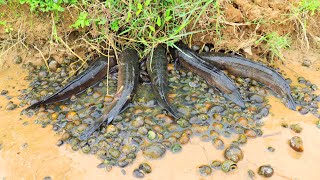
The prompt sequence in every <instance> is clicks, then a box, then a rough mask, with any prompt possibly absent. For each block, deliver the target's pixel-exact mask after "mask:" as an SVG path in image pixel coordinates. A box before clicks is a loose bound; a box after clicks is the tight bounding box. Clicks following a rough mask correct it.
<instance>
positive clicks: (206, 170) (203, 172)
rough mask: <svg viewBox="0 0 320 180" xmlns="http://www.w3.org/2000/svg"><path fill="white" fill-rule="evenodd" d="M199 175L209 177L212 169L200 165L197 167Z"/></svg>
mask: <svg viewBox="0 0 320 180" xmlns="http://www.w3.org/2000/svg"><path fill="white" fill-rule="evenodd" d="M199 173H200V175H201V176H209V175H210V174H211V173H212V169H211V167H210V166H208V165H202V166H200V167H199Z"/></svg>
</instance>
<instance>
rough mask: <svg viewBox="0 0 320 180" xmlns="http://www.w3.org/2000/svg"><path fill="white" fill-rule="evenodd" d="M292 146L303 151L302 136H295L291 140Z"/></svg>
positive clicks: (298, 150)
mask: <svg viewBox="0 0 320 180" xmlns="http://www.w3.org/2000/svg"><path fill="white" fill-rule="evenodd" d="M289 145H290V147H291V148H292V149H293V150H295V151H297V152H303V141H302V138H301V137H299V136H294V137H292V138H291V139H290V140H289Z"/></svg>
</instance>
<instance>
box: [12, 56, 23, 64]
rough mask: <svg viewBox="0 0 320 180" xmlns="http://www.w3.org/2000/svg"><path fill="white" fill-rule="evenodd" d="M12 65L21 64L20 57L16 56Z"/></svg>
mask: <svg viewBox="0 0 320 180" xmlns="http://www.w3.org/2000/svg"><path fill="white" fill-rule="evenodd" d="M14 63H16V64H21V63H22V58H21V56H16V57H15V58H14Z"/></svg>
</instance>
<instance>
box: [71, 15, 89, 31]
mask: <svg viewBox="0 0 320 180" xmlns="http://www.w3.org/2000/svg"><path fill="white" fill-rule="evenodd" d="M87 17H88V13H87V12H80V14H79V17H78V19H77V20H76V22H75V23H74V24H72V25H71V26H70V27H73V28H76V29H78V28H79V27H81V28H84V27H87V26H89V25H90V20H89V19H88V18H87Z"/></svg>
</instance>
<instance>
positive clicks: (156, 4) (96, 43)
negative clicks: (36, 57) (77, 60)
mask: <svg viewBox="0 0 320 180" xmlns="http://www.w3.org/2000/svg"><path fill="white" fill-rule="evenodd" d="M9 3H15V1H14V0H7V1H6V0H0V6H1V4H3V5H5V4H9ZM18 3H19V4H27V5H28V6H29V8H30V11H31V13H32V14H38V15H39V16H42V15H44V16H46V15H50V16H51V17H53V21H51V22H48V23H52V22H53V23H52V35H51V38H50V39H51V41H56V43H59V44H60V45H63V46H64V47H66V48H67V49H68V50H69V51H72V48H70V47H69V46H68V42H65V40H64V38H61V37H59V36H58V33H57V28H58V26H59V23H61V21H60V20H61V19H59V18H61V17H62V15H61V14H62V13H65V12H66V11H67V12H72V13H73V14H76V17H77V19H75V20H74V21H73V22H72V23H71V24H69V25H68V27H69V28H70V29H69V31H70V32H72V31H79V32H81V35H82V36H81V37H80V40H81V42H82V43H83V42H84V43H86V44H88V45H89V46H90V47H91V48H93V49H95V50H96V51H98V52H99V53H103V52H105V50H106V49H108V48H110V47H111V48H113V49H114V50H118V48H119V49H121V48H122V47H124V46H131V47H134V48H136V49H138V50H139V52H141V54H140V55H141V56H145V55H147V54H149V53H150V52H152V49H153V48H154V47H156V46H157V44H159V43H165V44H167V45H169V46H173V45H174V43H175V42H176V41H178V40H180V39H182V38H184V39H186V40H188V42H192V37H193V34H195V33H197V34H199V33H200V34H201V33H204V34H205V33H207V34H208V33H211V34H213V36H215V40H216V41H215V42H214V43H215V44H219V43H220V40H225V39H226V38H230V37H225V33H224V32H225V27H226V26H233V28H234V29H235V32H237V33H239V34H240V32H242V31H243V30H244V29H245V28H253V29H254V27H259V26H260V25H265V26H266V27H269V26H273V25H274V24H281V23H288V22H289V23H290V22H294V23H295V24H298V26H300V29H299V32H300V35H301V36H302V37H303V38H302V39H304V40H305V42H306V44H307V48H308V47H309V40H308V35H307V31H308V30H307V27H308V25H307V23H308V22H309V19H308V17H310V16H314V15H315V14H317V13H319V12H320V1H319V0H301V1H299V2H298V3H296V4H292V7H291V8H290V13H289V14H284V15H285V16H286V17H287V18H286V19H285V20H283V19H279V20H278V21H277V20H276V21H275V20H267V18H264V17H260V19H254V20H251V21H250V20H247V18H246V17H244V22H243V23H238V22H228V21H227V20H226V14H225V13H226V4H228V3H229V4H230V2H229V1H222V0H161V1H160V0H127V1H121V0H106V1H104V2H100V1H87V0H82V1H78V0H19V1H18ZM231 4H232V3H231ZM236 8H237V7H236ZM1 26H3V27H5V29H6V32H7V33H10V32H11V31H12V30H13V29H12V27H11V25H10V23H8V22H6V21H5V20H1V16H0V28H1ZM199 27H200V28H199ZM282 34H284V35H282ZM292 35H293V34H292V32H289V31H288V32H286V33H278V31H277V30H273V31H271V32H270V31H265V30H262V31H261V30H260V31H259V32H258V33H256V32H252V34H251V35H250V37H252V38H254V39H255V40H254V41H253V42H255V46H261V47H263V49H264V50H265V51H269V52H271V55H272V59H273V58H280V59H283V55H282V49H284V48H287V47H289V46H290V43H291V39H292ZM239 36H240V35H239ZM242 36H243V35H241V37H240V38H239V39H241V38H242ZM212 43H213V42H212ZM106 46H108V47H106ZM72 53H74V52H72Z"/></svg>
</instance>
